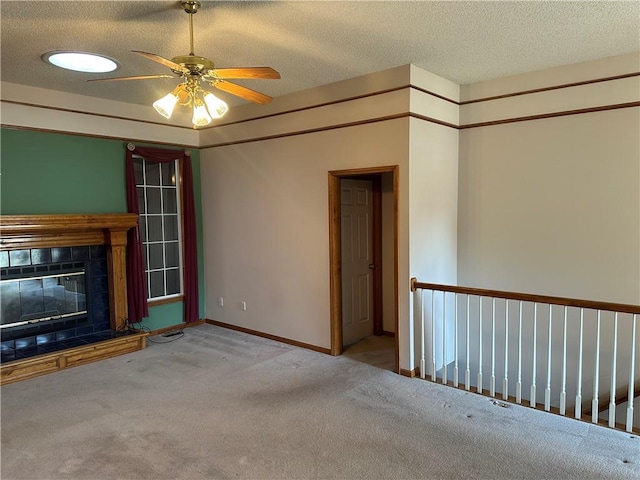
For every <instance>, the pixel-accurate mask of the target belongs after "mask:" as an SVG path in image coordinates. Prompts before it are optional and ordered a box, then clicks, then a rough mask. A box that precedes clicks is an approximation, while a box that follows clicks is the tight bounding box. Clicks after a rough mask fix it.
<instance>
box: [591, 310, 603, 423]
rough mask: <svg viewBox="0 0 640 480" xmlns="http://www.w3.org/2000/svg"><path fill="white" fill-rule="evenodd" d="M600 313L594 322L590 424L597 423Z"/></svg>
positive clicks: (599, 311) (600, 312)
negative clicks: (594, 355) (594, 342)
mask: <svg viewBox="0 0 640 480" xmlns="http://www.w3.org/2000/svg"><path fill="white" fill-rule="evenodd" d="M601 314H602V311H601V310H598V319H597V321H596V359H595V366H594V369H593V398H592V399H591V422H592V423H598V391H599V390H600V387H599V383H600V318H601Z"/></svg>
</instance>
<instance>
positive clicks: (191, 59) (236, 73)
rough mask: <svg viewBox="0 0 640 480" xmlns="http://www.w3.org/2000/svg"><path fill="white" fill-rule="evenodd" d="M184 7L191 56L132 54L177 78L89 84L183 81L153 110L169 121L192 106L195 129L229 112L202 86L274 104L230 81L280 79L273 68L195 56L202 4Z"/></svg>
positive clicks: (188, 1)
mask: <svg viewBox="0 0 640 480" xmlns="http://www.w3.org/2000/svg"><path fill="white" fill-rule="evenodd" d="M180 5H181V6H182V8H183V9H184V11H185V12H186V13H188V14H189V40H190V50H189V54H188V55H178V56H177V57H173V58H172V59H171V60H169V59H167V58H164V57H161V56H160V55H156V54H155V53H148V52H141V51H139V50H132V52H133V53H136V54H138V55H141V56H143V57H145V58H148V59H149V60H153V61H154V62H157V63H159V64H161V65H164V66H165V67H169V68H170V69H171V71H172V72H173V75H164V74H162V75H136V76H130V77H111V78H99V79H91V80H87V81H89V82H106V81H110V82H111V81H121V80H148V79H154V78H182V80H183V81H182V83H180V84H179V85H178V86H177V87H176V88H175V89H174V90H173V91H172V92H171V93H169V94H167V95H166V96H164V97H162V98H161V99H159V100H157V101H156V102H154V103H153V106H154V108H155V109H156V110H157V111H158V113H160V114H161V115H163V116H164V117H166V118H170V117H171V114H172V113H173V109H174V107H175V106H176V104H180V105H187V106H191V107H192V108H193V119H192V122H193V125H194V128H196V127H200V126H204V125H208V124H209V123H210V122H211V121H212V119H213V118H220V117H221V116H222V115H224V114H225V113H226V112H227V110H228V108H229V107H228V106H227V104H226V103H225V102H224V101H223V100H221V99H219V98H217V97H216V96H215V95H213V94H212V93H210V92H207V91H205V90H203V89H202V86H201V82H203V83H206V84H209V85H210V86H211V87H213V88H217V89H219V90H222V91H224V92H227V93H230V94H232V95H235V96H237V97H240V98H243V99H245V100H249V101H251V102H255V103H259V104H265V103H269V102H270V101H271V100H272V98H271V97H270V96H268V95H265V94H264V93H260V92H257V91H255V90H251V89H250V88H247V87H243V86H242V85H238V84H236V83H232V82H229V81H228V79H279V78H280V74H279V73H278V72H277V71H275V70H274V69H273V68H271V67H237V68H215V66H214V63H213V62H212V61H211V60H209V59H208V58H205V57H200V56H198V55H195V53H194V48H193V15H194V14H195V13H197V12H198V9H199V8H200V7H201V3H200V2H199V1H195V0H182V1H181V2H180Z"/></svg>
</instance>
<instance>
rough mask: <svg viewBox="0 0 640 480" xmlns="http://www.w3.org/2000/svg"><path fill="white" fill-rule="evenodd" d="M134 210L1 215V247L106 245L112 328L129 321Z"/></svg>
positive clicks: (16, 248) (8, 248)
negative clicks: (129, 235) (129, 247)
mask: <svg viewBox="0 0 640 480" xmlns="http://www.w3.org/2000/svg"><path fill="white" fill-rule="evenodd" d="M137 223H138V215H136V214H135V213H99V214H77V215H67V214H65V215H0V250H18V249H27V248H46V247H73V246H81V245H106V246H107V266H108V270H109V307H110V308H109V310H110V315H111V328H112V329H113V330H121V329H122V328H123V327H124V326H125V325H126V322H127V269H126V247H127V230H129V229H130V228H133V227H135V226H136V225H137Z"/></svg>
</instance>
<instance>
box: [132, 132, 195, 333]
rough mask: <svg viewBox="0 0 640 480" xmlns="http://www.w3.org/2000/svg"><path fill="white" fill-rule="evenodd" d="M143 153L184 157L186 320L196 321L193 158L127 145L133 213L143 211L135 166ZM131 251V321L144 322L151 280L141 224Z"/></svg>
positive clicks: (161, 158) (156, 158)
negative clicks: (143, 246) (146, 272)
mask: <svg viewBox="0 0 640 480" xmlns="http://www.w3.org/2000/svg"><path fill="white" fill-rule="evenodd" d="M134 155H139V156H141V157H142V158H144V159H145V160H146V161H147V162H156V163H164V162H172V161H174V160H176V159H179V160H182V188H181V192H182V197H181V202H182V217H183V221H182V222H183V235H182V237H183V249H184V265H183V275H184V292H183V293H184V321H185V322H187V323H189V322H195V321H196V320H198V317H199V308H198V303H199V301H198V250H197V248H198V244H197V238H196V215H195V204H194V199H193V173H192V169H191V157H190V156H189V155H188V154H186V153H185V152H184V151H181V150H168V149H164V148H154V147H138V146H135V145H133V144H128V145H127V154H126V176H127V209H128V211H129V213H136V214H138V215H139V214H140V212H139V209H138V193H137V191H136V176H135V171H134V169H133V156H134ZM127 241H128V248H129V250H128V251H129V254H128V256H127V299H128V306H129V323H137V322H140V321H141V320H142V319H143V318H144V317H148V316H149V307H148V304H147V279H146V275H145V271H144V260H143V257H142V237H141V235H140V223H139V222H138V226H137V227H136V228H132V229H131V230H129V231H128V233H127Z"/></svg>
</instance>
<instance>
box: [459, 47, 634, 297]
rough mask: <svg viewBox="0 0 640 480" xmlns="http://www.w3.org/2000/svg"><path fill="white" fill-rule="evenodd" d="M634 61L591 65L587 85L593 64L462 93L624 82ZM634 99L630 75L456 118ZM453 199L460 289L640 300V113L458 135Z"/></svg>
mask: <svg viewBox="0 0 640 480" xmlns="http://www.w3.org/2000/svg"><path fill="white" fill-rule="evenodd" d="M638 62H639V57H638V56H637V55H626V56H622V57H615V58H613V59H605V60H601V61H597V62H592V64H591V67H592V71H591V75H592V76H591V77H590V78H589V75H588V72H589V69H588V67H589V64H578V65H572V66H566V67H562V68H556V69H552V70H549V71H546V72H534V73H532V74H530V75H529V76H527V75H519V76H517V77H513V78H508V79H501V80H496V81H494V82H484V83H483V84H481V85H470V86H465V87H463V88H462V92H461V95H462V97H463V98H465V99H467V100H469V99H471V98H470V94H474V95H477V96H480V97H482V96H484V95H486V94H487V93H490V94H492V95H500V94H502V93H506V92H509V91H512V89H513V84H517V85H520V86H522V88H544V87H549V86H554V85H558V84H560V83H572V82H578V81H585V80H588V79H590V80H594V79H597V78H603V77H607V76H614V75H622V74H624V73H630V72H633V71H637V68H638ZM605 67H608V70H607V69H606V68H605ZM528 77H530V78H528ZM638 100H640V80H639V79H638V77H632V78H626V79H620V80H613V81H608V82H599V83H594V84H589V85H582V86H576V87H570V88H563V89H557V90H551V91H548V92H539V93H534V94H528V95H521V96H517V97H510V98H508V99H500V100H492V101H485V102H479V103H473V104H469V105H466V106H463V107H462V108H461V121H462V123H463V124H466V123H475V122H482V121H490V120H497V119H504V118H514V117H522V116H526V115H531V114H546V113H551V112H555V111H558V110H559V109H560V110H571V109H581V108H591V107H597V106H602V105H615V104H619V103H626V102H633V101H636V102H637V101H638ZM560 107H562V108H560ZM459 191H460V197H459V198H460V202H459V223H458V234H459V243H458V276H459V278H458V280H459V282H460V284H462V285H469V286H479V287H487V288H499V289H506V290H516V291H525V292H532V293H541V294H552V295H561V296H571V297H579V298H587V299H593V300H606V301H614V302H626V303H635V304H637V303H639V302H640V114H639V112H638V107H632V108H624V109H617V110H608V111H601V112H593V113H584V114H577V115H568V116H560V117H555V118H542V119H537V120H531V121H524V122H517V123H508V124H502V125H492V126H486V127H478V128H470V129H463V130H462V131H461V133H460V177H459Z"/></svg>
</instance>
